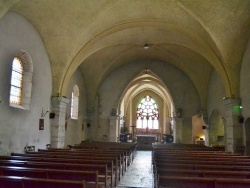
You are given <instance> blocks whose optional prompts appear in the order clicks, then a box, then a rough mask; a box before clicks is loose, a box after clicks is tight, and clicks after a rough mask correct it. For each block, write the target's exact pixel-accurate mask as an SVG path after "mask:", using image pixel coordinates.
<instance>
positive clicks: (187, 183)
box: [158, 176, 250, 188]
mask: <svg viewBox="0 0 250 188" xmlns="http://www.w3.org/2000/svg"><path fill="white" fill-rule="evenodd" d="M158 187H159V188H164V187H175V188H183V187H185V188H195V187H197V188H249V187H250V180H249V179H234V178H230V179H229V178H196V177H192V178H190V177H174V176H172V177H170V176H159V179H158Z"/></svg>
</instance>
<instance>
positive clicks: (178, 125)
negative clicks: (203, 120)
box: [173, 118, 183, 143]
mask: <svg viewBox="0 0 250 188" xmlns="http://www.w3.org/2000/svg"><path fill="white" fill-rule="evenodd" d="M182 124H183V118H175V119H174V120H173V131H174V143H182Z"/></svg>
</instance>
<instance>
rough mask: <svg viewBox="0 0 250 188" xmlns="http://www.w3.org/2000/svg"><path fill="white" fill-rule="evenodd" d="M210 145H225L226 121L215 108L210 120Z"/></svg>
mask: <svg viewBox="0 0 250 188" xmlns="http://www.w3.org/2000/svg"><path fill="white" fill-rule="evenodd" d="M208 134H209V145H225V123H224V118H223V117H222V116H221V115H220V113H219V111H218V110H217V109H216V110H213V112H212V114H211V117H210V121H209V133H208Z"/></svg>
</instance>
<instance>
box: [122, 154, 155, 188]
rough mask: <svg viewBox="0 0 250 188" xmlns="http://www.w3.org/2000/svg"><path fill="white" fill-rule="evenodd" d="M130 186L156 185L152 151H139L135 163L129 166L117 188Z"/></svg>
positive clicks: (151, 187) (142, 187)
mask: <svg viewBox="0 0 250 188" xmlns="http://www.w3.org/2000/svg"><path fill="white" fill-rule="evenodd" d="M129 187H131V188H132V187H133V188H137V187H140V188H153V187H154V179H153V169H152V152H151V151H137V154H136V156H135V159H134V161H133V163H132V164H131V165H130V166H129V168H128V170H127V172H126V173H125V174H124V176H123V177H122V179H121V181H120V183H119V185H118V187H117V188H129Z"/></svg>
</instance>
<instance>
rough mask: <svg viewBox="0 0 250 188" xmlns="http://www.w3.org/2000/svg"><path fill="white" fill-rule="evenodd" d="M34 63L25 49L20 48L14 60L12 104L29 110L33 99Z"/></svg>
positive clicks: (11, 87)
mask: <svg viewBox="0 0 250 188" xmlns="http://www.w3.org/2000/svg"><path fill="white" fill-rule="evenodd" d="M32 77H33V63H32V59H31V57H30V55H29V54H28V52H27V51H25V50H20V51H18V53H17V54H16V56H15V57H14V59H13V61H12V73H11V81H10V84H11V86H10V99H9V103H10V106H12V107H15V108H20V109H25V110H29V109H30V101H31V90H32Z"/></svg>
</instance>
